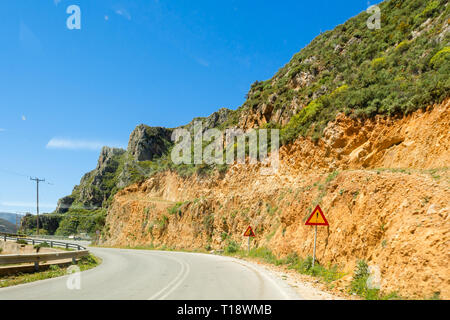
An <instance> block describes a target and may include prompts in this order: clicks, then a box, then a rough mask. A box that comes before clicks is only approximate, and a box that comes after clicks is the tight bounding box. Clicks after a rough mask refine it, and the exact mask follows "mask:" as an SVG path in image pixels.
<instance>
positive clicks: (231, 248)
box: [225, 240, 239, 253]
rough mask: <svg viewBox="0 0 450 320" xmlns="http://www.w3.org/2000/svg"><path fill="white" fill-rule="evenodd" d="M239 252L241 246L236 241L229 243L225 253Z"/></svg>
mask: <svg viewBox="0 0 450 320" xmlns="http://www.w3.org/2000/svg"><path fill="white" fill-rule="evenodd" d="M238 250H239V245H238V244H237V242H236V241H233V240H231V241H229V242H228V245H227V246H226V247H225V253H236V252H238Z"/></svg>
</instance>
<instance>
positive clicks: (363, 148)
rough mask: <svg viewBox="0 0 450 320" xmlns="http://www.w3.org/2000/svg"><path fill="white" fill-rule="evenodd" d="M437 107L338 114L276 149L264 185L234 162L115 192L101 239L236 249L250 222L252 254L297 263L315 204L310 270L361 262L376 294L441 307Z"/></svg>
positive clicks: (444, 206)
mask: <svg viewBox="0 0 450 320" xmlns="http://www.w3.org/2000/svg"><path fill="white" fill-rule="evenodd" d="M449 107H450V100H447V101H445V102H444V103H442V104H440V105H436V106H433V107H430V108H429V110H427V111H426V112H421V111H419V112H416V113H414V114H412V115H410V116H407V117H404V118H401V119H392V118H376V119H374V120H370V121H369V120H367V121H366V122H361V121H356V120H352V119H349V118H347V117H345V116H343V115H340V116H339V117H338V118H337V120H336V121H335V122H333V123H330V124H329V126H328V127H327V129H326V130H325V134H324V137H323V139H321V140H319V141H318V142H317V143H314V142H313V141H311V140H310V139H305V138H299V139H298V140H297V141H296V142H295V143H294V144H292V145H290V146H288V147H283V148H282V149H281V151H280V155H281V166H280V170H279V171H278V173H277V174H276V175H272V176H264V175H261V174H260V169H261V167H260V165H254V166H251V165H235V166H233V167H232V168H231V169H230V170H229V171H228V172H227V173H226V175H225V176H214V177H198V176H193V177H191V178H188V179H182V178H180V177H179V176H177V175H176V174H174V173H170V172H166V173H162V174H159V175H156V176H154V177H152V178H151V179H149V180H147V181H146V182H144V183H142V184H140V185H133V186H131V187H128V188H126V189H125V190H123V191H121V192H119V193H118V194H117V195H116V197H115V200H114V202H113V204H112V206H111V208H110V210H109V213H108V216H107V226H106V233H105V234H104V236H103V238H104V240H105V242H106V244H108V245H148V244H151V243H153V244H154V245H163V244H164V245H167V246H171V247H174V248H189V249H195V248H205V247H208V248H209V247H211V248H217V249H219V248H223V247H224V246H226V245H227V243H228V241H229V240H231V239H232V240H235V241H237V242H239V243H240V244H241V245H244V244H245V241H246V240H245V239H244V238H243V237H242V233H243V231H245V229H246V227H247V226H248V225H249V224H251V225H252V226H253V227H254V228H255V229H256V233H257V237H256V239H255V242H254V245H258V246H267V247H269V248H270V249H271V250H272V251H273V252H274V253H276V254H278V255H280V256H284V255H287V254H289V253H292V252H296V253H297V254H298V255H299V256H301V257H306V256H308V255H311V253H312V245H313V229H312V228H311V227H306V226H304V221H305V219H306V218H307V216H308V215H309V214H310V212H311V210H312V208H313V207H314V206H315V205H316V204H318V203H320V204H321V206H322V208H323V209H324V211H325V214H326V215H327V218H328V221H329V222H330V227H322V228H319V235H318V239H319V242H318V248H317V256H318V259H319V261H320V262H321V263H322V264H328V263H332V264H338V265H339V266H340V268H342V269H343V270H344V271H346V272H348V273H349V274H351V273H352V272H353V269H354V266H355V264H356V261H357V260H358V259H365V260H367V261H368V263H369V265H372V266H378V267H379V268H380V270H381V276H382V282H381V290H382V292H383V293H390V292H393V291H396V292H398V293H399V294H400V295H402V296H406V297H415V298H424V297H429V296H431V295H433V294H434V293H435V292H440V296H441V297H442V298H445V299H449V298H450V269H449V267H448V266H449V240H450V238H449V230H450V221H449V219H448V215H449V200H448V199H450V192H449V187H450V185H449V181H450V180H449V172H448V164H449V163H450V152H449V146H450V143H449V141H450V139H449V138H450V135H449V128H450V126H449V124H450V110H449ZM175 202H183V203H182V204H179V205H178V206H177V207H174V205H175ZM172 208H175V209H172ZM345 280H348V277H347V279H344V280H343V281H345Z"/></svg>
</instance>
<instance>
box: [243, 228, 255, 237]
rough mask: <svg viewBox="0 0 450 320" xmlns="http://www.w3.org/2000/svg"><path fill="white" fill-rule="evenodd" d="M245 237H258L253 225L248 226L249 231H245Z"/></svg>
mask: <svg viewBox="0 0 450 320" xmlns="http://www.w3.org/2000/svg"><path fill="white" fill-rule="evenodd" d="M244 237H256V236H255V233H254V232H253V229H252V227H250V226H249V227H248V228H247V231H245V233H244Z"/></svg>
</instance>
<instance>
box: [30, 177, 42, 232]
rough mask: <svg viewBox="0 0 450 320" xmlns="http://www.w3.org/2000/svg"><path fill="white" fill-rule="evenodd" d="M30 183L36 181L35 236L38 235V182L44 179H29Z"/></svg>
mask: <svg viewBox="0 0 450 320" xmlns="http://www.w3.org/2000/svg"><path fill="white" fill-rule="evenodd" d="M30 180H32V181H36V214H37V215H36V226H37V229H36V231H37V235H39V182H45V179H39V178H30Z"/></svg>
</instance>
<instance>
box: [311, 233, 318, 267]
mask: <svg viewBox="0 0 450 320" xmlns="http://www.w3.org/2000/svg"><path fill="white" fill-rule="evenodd" d="M316 242H317V226H315V231H314V252H313V261H312V267H313V268H314V263H315V262H316Z"/></svg>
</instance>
